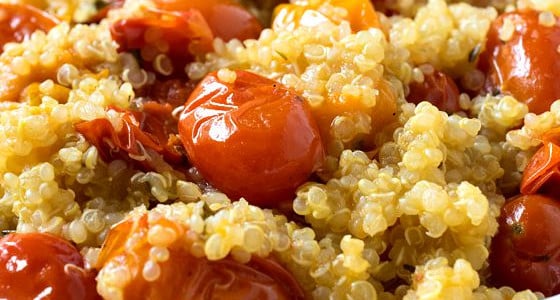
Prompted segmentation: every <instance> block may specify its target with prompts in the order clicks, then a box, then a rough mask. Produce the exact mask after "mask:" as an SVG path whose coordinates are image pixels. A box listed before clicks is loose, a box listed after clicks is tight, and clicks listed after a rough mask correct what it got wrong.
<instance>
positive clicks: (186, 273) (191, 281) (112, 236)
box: [98, 214, 304, 300]
mask: <svg viewBox="0 0 560 300" xmlns="http://www.w3.org/2000/svg"><path fill="white" fill-rule="evenodd" d="M148 219H149V217H148V215H147V214H142V215H136V216H133V217H132V218H129V219H126V220H124V221H123V222H121V223H119V224H117V225H116V226H114V227H113V228H112V229H111V231H110V232H109V235H108V236H107V239H106V241H105V244H104V245H103V247H102V250H101V253H100V255H99V259H98V263H99V267H101V271H100V273H99V276H98V289H99V290H100V292H101V291H103V290H104V289H105V288H106V287H108V288H111V287H112V286H111V282H110V281H108V282H106V281H105V279H104V278H106V277H104V273H105V272H106V271H105V270H104V268H107V269H109V268H111V266H112V265H115V266H125V267H126V268H127V269H128V270H129V272H130V274H129V275H130V276H129V280H128V281H127V282H126V283H125V284H124V286H120V287H119V289H120V290H121V292H122V295H123V298H124V299H150V300H151V299H154V300H156V299H157V300H160V299H161V300H166V299H177V300H203V299H231V300H243V299H246V300H252V299H254V300H257V299H259V300H260V299H262V300H288V299H293V300H300V299H303V297H304V296H303V291H302V290H301V288H300V287H299V285H298V283H297V281H296V280H295V279H294V278H293V276H292V275H291V274H290V273H289V272H288V271H286V270H285V269H284V268H283V267H282V266H281V265H280V264H279V263H277V262H276V261H274V260H273V259H272V258H260V257H256V256H253V257H252V258H251V260H250V261H249V262H248V263H247V264H242V263H239V262H237V261H235V260H233V259H231V258H229V257H227V258H224V259H221V260H217V261H209V260H208V259H206V258H197V257H194V256H193V255H191V254H190V252H189V251H190V250H189V247H190V245H191V244H192V242H193V241H192V240H191V239H190V238H188V234H187V233H186V232H187V231H188V228H185V227H184V226H183V225H180V224H177V223H175V222H174V221H171V220H169V219H166V218H160V219H159V220H156V221H149V220H148ZM154 226H160V228H161V227H163V228H166V229H167V230H173V231H174V232H175V233H176V234H177V239H175V240H174V241H173V242H172V243H171V244H169V245H168V246H166V249H167V250H168V251H169V256H168V258H167V259H166V260H165V261H163V262H161V261H160V262H158V265H159V268H160V274H159V277H158V278H157V279H155V280H153V281H147V280H145V279H144V277H143V274H142V267H143V266H144V265H145V263H146V262H147V261H148V260H150V259H151V258H150V249H151V248H152V245H151V244H150V243H149V239H148V233H149V231H150V229H151V228H154ZM132 241H133V242H132ZM160 247H161V246H160ZM109 278H110V276H109Z"/></svg>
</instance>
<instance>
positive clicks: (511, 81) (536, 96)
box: [480, 10, 560, 113]
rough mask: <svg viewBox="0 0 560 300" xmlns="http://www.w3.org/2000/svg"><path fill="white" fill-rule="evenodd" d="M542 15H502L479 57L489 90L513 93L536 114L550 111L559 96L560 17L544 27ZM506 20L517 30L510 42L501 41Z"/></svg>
mask: <svg viewBox="0 0 560 300" xmlns="http://www.w3.org/2000/svg"><path fill="white" fill-rule="evenodd" d="M539 14H540V12H537V11H532V10H527V11H515V12H510V13H505V14H502V15H501V16H500V17H499V18H497V19H496V20H495V21H494V23H493V24H492V26H491V28H490V30H489V32H488V39H487V43H486V50H485V52H484V53H483V54H482V56H481V59H480V67H481V69H483V71H486V72H487V83H486V86H487V87H486V88H487V90H488V91H493V90H496V89H498V90H500V91H501V92H503V93H505V94H511V95H513V96H514V97H515V98H516V99H517V100H519V101H523V102H525V103H527V105H528V106H529V111H531V112H534V113H542V112H545V111H547V110H549V108H550V105H551V104H552V102H553V101H555V100H557V99H560V85H559V84H558V82H557V81H558V78H557V77H558V74H560V51H558V49H559V47H560V19H557V20H556V22H555V23H554V24H552V26H545V25H541V24H539ZM506 20H507V21H506ZM504 23H511V25H512V26H513V29H514V30H513V34H512V36H511V38H509V39H508V40H507V41H501V40H500V29H501V28H502V26H503V25H504ZM506 28H507V27H506ZM503 30H507V29H503Z"/></svg>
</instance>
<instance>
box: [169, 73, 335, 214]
mask: <svg viewBox="0 0 560 300" xmlns="http://www.w3.org/2000/svg"><path fill="white" fill-rule="evenodd" d="M236 77H237V78H236V80H235V82H233V83H228V82H224V81H222V80H220V79H219V78H218V76H217V73H211V74H209V75H208V76H207V77H206V78H205V79H203V80H202V82H201V83H200V84H199V85H198V87H197V88H196V89H195V90H194V92H193V93H192V94H191V97H190V98H189V99H188V100H187V102H186V104H185V109H184V111H183V113H182V114H181V117H180V120H179V135H180V137H181V140H182V142H183V144H184V146H185V149H186V151H187V154H188V157H189V159H190V161H191V163H192V164H193V165H194V166H195V167H196V168H197V169H198V170H199V171H200V173H201V174H202V175H203V177H204V178H205V179H206V180H207V181H208V182H209V183H210V184H212V185H213V186H214V187H216V188H218V189H219V190H221V191H223V192H225V193H226V194H228V195H229V196H230V197H231V198H232V199H237V198H238V197H245V198H246V199H247V201H249V202H250V203H252V204H256V205H261V206H277V205H278V204H279V202H282V201H291V200H292V199H293V197H294V192H295V189H296V188H297V187H298V186H299V185H300V184H302V183H303V182H305V181H306V180H307V178H308V177H309V175H310V174H311V173H312V172H313V171H315V170H317V168H318V167H319V166H320V165H321V163H322V161H323V157H324V150H323V146H322V143H321V137H320V135H319V129H318V128H317V125H316V123H315V121H314V119H313V117H312V115H311V112H310V109H309V108H308V106H307V103H306V102H305V100H303V99H302V98H301V97H300V96H298V95H297V94H296V93H295V92H293V91H292V90H290V89H288V88H286V87H284V86H283V85H281V84H280V83H277V82H275V81H272V80H270V79H267V78H264V77H262V76H259V75H256V74H253V73H250V72H246V71H236Z"/></svg>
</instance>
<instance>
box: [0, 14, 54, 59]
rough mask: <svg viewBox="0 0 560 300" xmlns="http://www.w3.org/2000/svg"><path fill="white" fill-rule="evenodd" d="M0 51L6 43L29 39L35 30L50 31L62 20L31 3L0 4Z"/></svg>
mask: <svg viewBox="0 0 560 300" xmlns="http://www.w3.org/2000/svg"><path fill="white" fill-rule="evenodd" d="M0 13H1V14H2V16H5V17H3V18H1V20H0V52H2V48H3V47H4V45H5V44H6V43H9V42H22V41H23V40H25V39H28V38H29V37H30V36H31V34H32V33H33V32H35V30H42V31H44V32H48V31H49V30H50V29H51V28H53V27H54V26H56V24H58V23H59V22H60V21H59V20H58V19H57V18H55V17H54V16H51V15H49V14H48V13H46V12H43V11H41V10H39V9H37V8H35V7H33V6H31V5H27V4H9V3H1V4H0Z"/></svg>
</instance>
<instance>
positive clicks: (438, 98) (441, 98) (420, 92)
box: [406, 66, 461, 113]
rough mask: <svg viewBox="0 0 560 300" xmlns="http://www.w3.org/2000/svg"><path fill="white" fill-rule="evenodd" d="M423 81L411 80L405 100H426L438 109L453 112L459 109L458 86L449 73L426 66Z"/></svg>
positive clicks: (418, 101)
mask: <svg viewBox="0 0 560 300" xmlns="http://www.w3.org/2000/svg"><path fill="white" fill-rule="evenodd" d="M426 70H427V71H423V73H424V81H423V82H421V83H419V82H415V81H414V82H411V83H410V84H409V88H410V93H409V94H408V96H407V97H406V100H408V101H409V102H412V103H416V104H418V103H420V102H422V101H428V102H430V103H432V104H433V105H435V106H437V108H439V109H440V110H443V111H446V112H448V113H454V112H458V111H460V110H461V107H460V106H459V88H457V85H456V84H455V82H454V81H453V78H451V77H450V76H449V75H447V74H445V73H443V72H440V71H438V70H435V69H434V68H433V67H432V66H429V67H427V68H426Z"/></svg>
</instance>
